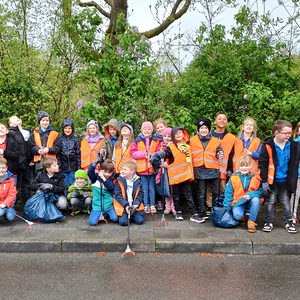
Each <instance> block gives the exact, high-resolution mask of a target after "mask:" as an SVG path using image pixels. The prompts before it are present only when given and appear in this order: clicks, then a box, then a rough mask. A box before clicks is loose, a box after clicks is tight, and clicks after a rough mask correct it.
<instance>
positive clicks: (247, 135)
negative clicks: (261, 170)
mask: <svg viewBox="0 0 300 300" xmlns="http://www.w3.org/2000/svg"><path fill="white" fill-rule="evenodd" d="M256 131H257V125H256V122H255V120H254V119H252V118H246V119H245V120H244V122H243V125H242V129H241V132H240V134H239V135H238V137H237V138H236V139H235V143H234V155H233V160H232V163H233V171H234V172H235V171H236V170H237V162H238V160H239V158H240V157H242V156H243V155H249V156H250V157H251V158H252V159H253V164H252V167H253V170H254V171H255V172H258V159H259V153H260V150H261V144H260V139H259V138H257V137H256Z"/></svg>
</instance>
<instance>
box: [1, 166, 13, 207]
mask: <svg viewBox="0 0 300 300" xmlns="http://www.w3.org/2000/svg"><path fill="white" fill-rule="evenodd" d="M16 196H17V188H16V186H15V180H14V178H13V174H12V173H11V172H9V171H7V178H6V179H5V180H3V181H2V182H1V183H0V204H2V203H4V204H5V205H6V208H9V207H11V206H13V205H14V201H15V198H16Z"/></svg>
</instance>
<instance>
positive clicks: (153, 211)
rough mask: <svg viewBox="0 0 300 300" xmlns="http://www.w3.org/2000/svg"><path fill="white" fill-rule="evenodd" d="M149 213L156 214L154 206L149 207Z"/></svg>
mask: <svg viewBox="0 0 300 300" xmlns="http://www.w3.org/2000/svg"><path fill="white" fill-rule="evenodd" d="M150 211H151V213H152V214H155V213H157V210H156V208H155V206H154V205H151V206H150Z"/></svg>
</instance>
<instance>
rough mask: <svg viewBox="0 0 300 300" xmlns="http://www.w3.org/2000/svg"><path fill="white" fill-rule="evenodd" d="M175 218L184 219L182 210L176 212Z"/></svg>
mask: <svg viewBox="0 0 300 300" xmlns="http://www.w3.org/2000/svg"><path fill="white" fill-rule="evenodd" d="M175 220H178V221H182V220H183V216H182V212H181V211H180V212H178V213H176V215H175Z"/></svg>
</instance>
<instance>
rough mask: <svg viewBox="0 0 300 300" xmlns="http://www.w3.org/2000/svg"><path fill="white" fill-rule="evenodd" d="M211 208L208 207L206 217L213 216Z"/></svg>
mask: <svg viewBox="0 0 300 300" xmlns="http://www.w3.org/2000/svg"><path fill="white" fill-rule="evenodd" d="M211 209H212V208H211V207H207V209H206V215H207V216H209V215H210V214H211Z"/></svg>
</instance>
